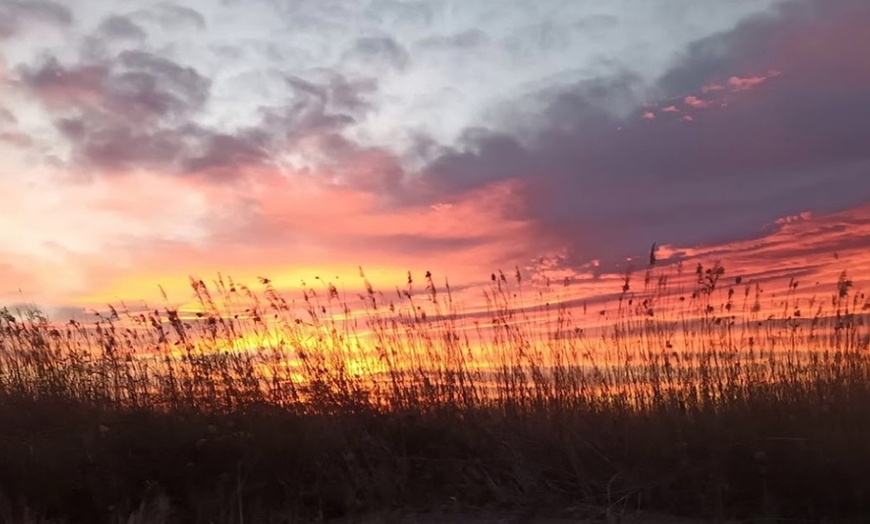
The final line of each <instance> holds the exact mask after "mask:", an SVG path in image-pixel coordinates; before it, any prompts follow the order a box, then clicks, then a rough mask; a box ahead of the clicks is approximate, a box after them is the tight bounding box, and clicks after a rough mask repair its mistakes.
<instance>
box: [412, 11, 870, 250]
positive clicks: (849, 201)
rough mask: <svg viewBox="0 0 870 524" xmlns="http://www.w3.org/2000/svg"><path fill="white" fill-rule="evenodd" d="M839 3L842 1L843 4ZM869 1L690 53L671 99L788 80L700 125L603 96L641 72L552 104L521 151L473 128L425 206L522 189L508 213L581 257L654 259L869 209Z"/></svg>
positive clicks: (751, 28)
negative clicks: (810, 217) (485, 191)
mask: <svg viewBox="0 0 870 524" xmlns="http://www.w3.org/2000/svg"><path fill="white" fill-rule="evenodd" d="M834 4H836V5H834ZM867 27H870V4H867V3H866V2H862V1H842V2H827V1H825V2H822V1H817V2H798V3H792V4H787V5H786V7H784V8H783V9H782V10H781V11H780V12H779V13H777V14H776V16H768V17H764V18H757V19H753V20H750V21H747V22H745V23H743V24H741V25H740V26H739V27H737V28H736V29H735V30H733V31H731V32H728V33H726V34H721V35H716V36H715V37H712V38H709V39H705V40H703V41H700V42H697V43H695V44H694V45H693V46H692V47H691V49H690V50H689V52H688V54H687V56H686V58H685V60H683V61H682V63H681V64H680V65H679V66H678V67H676V68H674V69H673V70H671V71H670V72H669V73H668V74H667V75H665V76H664V77H663V78H662V79H661V81H660V85H659V88H660V90H661V92H662V93H663V97H662V100H663V101H665V104H664V105H667V101H668V100H673V99H682V98H684V97H686V96H689V95H695V94H697V95H699V96H700V93H701V91H702V88H703V86H705V85H710V84H712V83H716V82H719V83H726V84H727V82H728V79H729V78H730V77H731V76H735V75H737V76H743V77H746V76H753V75H761V74H764V73H765V72H767V71H771V70H776V71H780V72H781V74H780V75H779V76H776V77H775V78H772V79H770V80H768V81H767V82H765V83H764V84H761V85H759V86H757V88H756V89H754V90H752V91H750V92H746V93H738V94H737V95H739V96H734V97H732V98H731V99H730V100H729V105H728V106H727V107H724V108H710V109H706V110H703V111H698V112H697V113H694V114H693V116H692V117H693V121H691V122H687V121H683V120H681V119H680V117H679V115H676V116H671V115H667V114H665V115H660V116H666V117H667V116H671V117H670V118H657V119H655V120H644V119H643V118H641V113H642V112H643V110H642V109H641V108H638V110H637V112H636V113H635V114H633V115H631V116H630V117H629V118H628V119H621V118H618V117H615V116H613V114H612V113H610V112H608V111H606V110H605V109H604V108H603V106H604V105H605V104H603V103H602V102H606V100H607V99H609V98H613V97H620V96H623V95H625V96H628V95H629V93H630V92H631V91H632V89H631V87H632V82H633V81H634V80H633V79H632V77H631V75H630V74H627V75H625V76H624V77H621V78H613V79H600V80H598V81H595V82H588V83H584V84H581V85H577V86H575V87H574V89H572V90H570V91H566V92H563V93H561V94H559V95H557V96H555V97H554V98H553V99H552V100H551V101H550V102H549V109H548V110H547V111H546V112H545V113H544V114H543V115H541V117H542V118H543V119H544V120H545V121H544V122H543V126H542V128H543V131H541V132H540V133H539V134H537V135H536V136H535V137H534V139H533V140H532V141H531V143H529V141H523V142H522V143H521V142H520V141H518V140H517V139H515V138H514V137H512V136H510V135H508V134H503V133H499V132H497V131H488V130H473V131H471V130H470V131H468V132H467V133H466V137H465V140H464V142H463V144H462V145H461V146H460V147H457V148H455V149H452V150H449V151H447V152H445V154H443V155H442V156H441V157H440V158H438V159H437V160H435V161H434V162H433V163H432V164H431V165H430V166H429V167H428V168H427V169H426V172H425V178H424V183H423V184H422V186H423V187H422V188H419V187H418V188H417V189H418V190H420V191H421V192H422V194H424V195H427V196H425V197H424V198H432V199H437V198H445V195H457V194H462V193H464V192H465V191H468V190H469V189H473V188H475V187H479V186H484V185H486V184H489V183H491V182H493V181H495V180H501V179H512V180H517V181H520V183H521V187H522V192H523V198H522V199H523V202H524V205H523V206H522V207H521V208H519V209H515V210H513V212H514V213H516V214H517V215H518V216H519V217H522V218H526V219H531V220H533V221H535V222H536V223H537V224H538V227H539V230H540V232H541V235H543V236H550V237H553V238H554V239H557V240H558V241H560V242H563V243H565V244H567V245H568V246H569V248H570V260H569V262H570V263H573V264H577V265H579V264H583V263H585V262H588V261H589V260H590V259H592V258H600V259H603V260H605V261H617V260H624V259H625V257H626V256H643V250H644V249H646V248H647V246H649V245H650V243H652V242H653V241H657V242H659V243H670V244H675V245H682V246H687V245H695V244H708V243H715V242H725V241H730V240H734V239H737V238H741V237H747V236H751V235H755V234H758V233H760V232H761V228H762V227H763V226H764V225H766V224H770V223H771V222H772V221H774V220H775V219H777V218H779V217H782V216H786V215H791V214H795V213H798V212H801V211H804V210H814V211H820V212H825V211H835V210H839V209H846V208H849V207H851V206H856V205H860V204H864V203H866V202H868V200H870V148H868V143H870V118H868V116H870V115H868V112H867V109H868V108H870V54H868V53H867V51H866V50H867V49H870V32H868V31H867V30H866V28H867Z"/></svg>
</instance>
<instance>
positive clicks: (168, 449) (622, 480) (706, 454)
mask: <svg viewBox="0 0 870 524" xmlns="http://www.w3.org/2000/svg"><path fill="white" fill-rule="evenodd" d="M811 387H813V388H822V389H818V390H816V391H813V392H810V391H806V393H812V397H813V398H814V399H816V398H818V393H819V391H822V390H824V388H827V391H828V392H829V393H830V395H831V396H830V401H829V402H827V403H825V404H809V403H806V402H802V401H801V398H802V395H801V394H800V392H799V391H797V390H796V391H794V392H793V395H792V397H791V398H790V399H788V400H786V399H780V398H776V397H775V396H774V395H767V394H766V393H765V391H766V390H768V389H769V390H770V392H771V393H773V392H775V391H776V388H772V387H768V386H758V391H757V394H756V395H755V396H753V397H752V402H744V401H740V402H737V401H735V402H731V403H724V404H722V403H720V404H717V405H714V404H710V405H703V404H696V405H686V404H685V403H683V402H680V401H678V399H675V402H673V403H670V402H665V401H663V402H662V403H661V404H660V405H659V406H657V407H656V408H655V409H653V410H647V411H646V412H632V411H630V410H628V409H626V410H625V411H623V412H620V411H618V410H616V409H615V407H614V406H609V407H606V408H605V409H601V410H599V409H597V408H596V407H595V406H584V407H581V406H572V407H571V408H570V409H569V408H567V407H563V406H559V405H558V404H553V405H549V406H535V405H534V404H529V405H526V406H515V407H514V408H504V407H503V408H502V409H500V410H498V411H497V410H494V409H492V410H490V409H484V408H479V409H456V408H447V407H443V408H435V407H433V408H431V409H428V410H426V411H422V410H419V411H412V410H409V411H408V412H402V413H398V412H393V413H376V412H374V411H354V410H351V409H350V408H348V409H347V410H346V411H344V412H340V413H339V412H336V413H332V414H319V415H304V414H298V413H290V412H286V411H282V410H279V409H277V408H268V407H265V406H256V405H252V406H247V407H245V408H244V409H239V410H238V411H236V412H230V413H222V414H216V413H213V414H207V413H196V412H193V411H190V412H183V411H174V412H169V413H166V412H163V413H158V412H153V411H147V410H111V409H105V408H98V407H96V406H88V405H83V404H81V403H72V402H69V401H64V400H62V399H50V398H44V399H38V400H33V399H29V400H28V399H23V398H12V397H7V398H3V399H2V400H0V492H2V498H0V520H3V521H5V522H21V521H25V519H26V518H27V517H28V516H29V518H32V519H33V520H34V521H38V519H37V517H39V518H43V519H62V520H63V521H64V522H130V520H129V518H130V516H131V515H134V516H138V517H137V518H139V519H145V520H135V521H136V522H151V521H160V522H203V523H204V522H227V523H229V522H239V523H241V522H295V521H323V520H326V521H329V520H331V519H342V518H344V519H346V518H350V519H351V521H353V519H357V521H369V522H371V521H372V520H371V519H372V518H376V517H377V515H386V516H387V520H388V521H389V520H394V519H399V520H404V521H414V520H407V519H408V518H410V517H401V518H399V516H400V515H409V513H407V512H404V513H403V512H402V510H403V508H413V509H414V511H415V512H416V514H417V515H418V517H419V516H421V515H423V516H425V515H426V514H437V515H447V516H451V517H450V520H459V519H460V516H462V517H461V518H463V519H467V518H471V517H469V515H484V516H485V515H489V516H490V517H493V518H495V517H494V515H514V516H516V517H517V518H518V519H524V518H526V519H530V518H532V517H536V518H544V517H549V518H552V519H555V518H557V517H561V518H574V519H579V518H588V519H605V518H608V517H610V518H614V517H615V516H618V515H626V516H631V515H643V514H645V513H644V512H656V513H646V514H667V515H671V516H674V517H694V518H701V519H714V518H719V519H732V520H733V519H749V518H774V517H778V518H801V519H805V520H809V521H822V520H832V519H833V520H835V519H845V518H850V517H851V518H859V517H862V516H867V515H870V477H868V475H867V474H866V472H867V471H870V446H868V445H867V442H868V441H870V440H868V438H870V387H867V386H865V385H863V384H857V383H855V384H848V383H840V384H839V385H837V387H836V388H834V387H831V385H830V384H828V385H826V384H816V385H812V386H811ZM553 508H558V509H553ZM391 512H392V513H391ZM639 512H640V513H639ZM373 515H374V516H375V517H373ZM479 518H484V517H479ZM367 519H368V520H367ZM422 519H423V517H419V518H417V519H416V520H417V521H423V520H422ZM478 521H481V522H487V521H488V520H478ZM510 521H516V522H522V521H524V520H510ZM525 521H529V522H534V520H525ZM472 522H473V520H472ZM542 522H546V520H542Z"/></svg>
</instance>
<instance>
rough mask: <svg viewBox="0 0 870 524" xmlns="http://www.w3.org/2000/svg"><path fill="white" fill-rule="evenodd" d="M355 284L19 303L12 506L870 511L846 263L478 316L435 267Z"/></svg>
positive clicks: (493, 296)
mask: <svg viewBox="0 0 870 524" xmlns="http://www.w3.org/2000/svg"><path fill="white" fill-rule="evenodd" d="M651 262H653V261H652V260H651ZM635 279H638V280H639V282H637V283H636V282H634V280H635ZM361 281H362V285H361V292H360V293H359V294H357V295H355V296H353V297H352V298H349V297H348V294H347V293H346V292H344V291H342V290H339V289H338V288H337V287H336V286H335V285H333V284H330V283H326V282H321V281H319V279H318V281H317V285H316V286H310V287H305V288H304V289H303V290H302V291H300V292H299V294H298V296H288V295H285V294H283V293H282V292H280V291H279V290H278V289H276V288H275V287H274V286H273V285H272V283H271V282H270V281H269V280H268V279H261V281H260V282H259V283H258V285H257V289H256V290H255V289H252V288H250V287H248V286H246V285H244V284H241V283H238V282H235V281H233V280H232V279H229V278H223V277H221V276H218V278H217V279H216V280H215V281H214V282H213V283H212V284H209V285H207V284H206V283H205V282H203V281H202V280H198V279H192V280H191V290H192V292H193V294H194V296H195V297H196V302H197V304H198V306H197V307H196V308H195V309H193V310H188V311H182V310H179V309H177V308H175V307H173V306H172V305H170V303H169V302H168V300H167V301H166V303H165V304H164V305H163V307H159V308H151V307H146V306H142V307H138V308H134V309H131V308H128V307H127V306H126V305H124V304H120V305H114V306H108V307H107V309H106V311H105V312H100V313H95V315H94V319H95V320H94V321H93V322H91V323H83V322H77V321H70V322H67V323H57V322H53V321H51V320H50V319H48V318H46V317H45V316H44V315H43V314H41V313H40V312H39V311H37V310H35V309H34V310H27V311H17V312H11V311H9V310H6V309H3V310H0V442H2V446H0V494H2V496H0V519H2V520H6V521H19V520H22V519H25V518H29V519H33V520H38V518H39V519H42V518H44V519H63V520H66V521H70V522H122V521H123V522H133V521H136V519H140V520H138V521H141V522H145V521H147V520H141V519H153V520H154V521H160V522H164V521H165V522H239V523H241V522H273V521H274V522H287V521H288V520H289V521H308V520H326V519H330V518H344V517H354V516H360V515H366V514H370V513H371V512H376V511H387V510H396V509H397V508H398V509H402V508H413V509H415V510H416V511H440V512H445V511H447V512H451V511H453V512H467V511H471V510H475V509H476V510H481V509H488V510H508V509H511V510H516V509H522V510H528V511H531V510H542V511H550V512H560V514H564V515H570V516H575V517H589V518H595V517H605V516H613V515H616V514H624V513H636V512H639V511H659V512H664V513H667V514H671V515H680V516H692V517H701V518H711V519H739V518H751V517H771V518H773V517H802V518H808V519H810V520H820V519H825V518H844V517H860V516H862V515H866V514H870V503H868V502H867V501H868V500H870V480H867V478H866V475H865V474H864V473H865V472H866V471H867V470H868V468H870V448H868V447H867V446H866V442H867V440H868V437H870V358H868V354H870V352H868V346H870V328H868V323H867V320H868V310H870V305H868V302H867V300H866V297H865V296H864V295H863V294H861V293H859V292H857V291H856V290H855V289H854V287H853V286H852V282H851V281H850V280H849V278H848V276H847V275H846V274H845V273H844V274H842V275H841V277H840V279H839V280H838V281H837V282H835V283H831V285H830V286H831V287H830V291H829V294H830V296H828V297H826V298H825V299H824V300H822V299H819V298H815V297H813V296H810V295H807V294H806V293H802V290H800V289H799V283H798V282H795V281H791V282H789V283H788V285H787V286H782V287H784V288H785V289H786V291H785V292H782V293H780V294H779V296H777V297H770V298H765V295H764V290H763V289H762V286H761V284H759V283H755V282H744V281H743V279H741V278H739V277H738V278H731V277H728V276H726V272H725V269H724V268H723V267H722V266H721V265H719V264H714V265H712V266H710V267H704V266H701V265H699V266H697V267H696V268H695V271H694V272H691V271H684V270H683V268H682V266H678V267H676V268H674V267H670V268H668V267H665V268H656V267H653V266H652V265H651V266H650V267H649V268H648V269H647V271H646V272H644V273H642V274H641V275H631V274H629V275H626V276H625V279H624V281H623V285H622V288H621V289H616V290H614V294H613V296H612V297H611V298H612V300H610V301H609V302H607V303H606V304H604V305H601V306H600V308H601V309H600V310H599V309H598V307H599V306H598V305H596V306H593V308H592V309H591V310H590V308H589V307H588V303H586V302H585V301H584V298H583V297H573V296H570V286H568V284H570V282H565V283H562V284H560V285H556V284H553V283H550V282H547V283H538V284H533V283H529V282H524V281H523V275H522V274H521V273H520V272H519V270H517V271H516V272H515V274H514V275H511V276H508V275H506V274H504V273H502V272H498V273H496V274H493V275H492V277H491V279H490V282H489V284H487V285H486V286H484V288H483V289H481V290H480V294H481V296H482V297H483V299H484V301H485V304H486V306H485V308H484V310H483V311H477V310H465V309H464V308H463V306H462V305H461V304H460V303H459V300H458V299H456V298H455V296H454V292H453V291H452V290H451V289H450V287H449V285H446V284H445V285H443V286H439V285H436V281H435V278H434V277H433V276H432V275H431V274H428V273H427V274H426V275H425V277H424V278H423V281H422V286H419V287H418V286H416V285H415V281H414V279H413V278H412V276H411V275H410V274H409V275H408V278H407V283H406V285H405V286H404V287H402V288H397V289H396V290H394V292H392V293H381V292H378V291H376V290H374V289H373V288H372V286H371V285H369V284H368V282H367V281H365V277H364V275H362V279H361ZM584 304H585V305H584ZM37 517H38V518H37Z"/></svg>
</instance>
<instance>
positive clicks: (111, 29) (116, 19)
mask: <svg viewBox="0 0 870 524" xmlns="http://www.w3.org/2000/svg"><path fill="white" fill-rule="evenodd" d="M97 34H98V35H99V36H101V37H103V38H110V39H121V40H126V39H131V40H143V39H145V38H146V37H147V36H148V35H147V33H145V30H144V29H142V27H141V26H139V25H138V24H136V23H135V22H133V21H132V20H130V18H128V17H126V16H118V15H112V16H110V17H108V18H106V19H105V20H103V22H102V23H100V27H99V28H97Z"/></svg>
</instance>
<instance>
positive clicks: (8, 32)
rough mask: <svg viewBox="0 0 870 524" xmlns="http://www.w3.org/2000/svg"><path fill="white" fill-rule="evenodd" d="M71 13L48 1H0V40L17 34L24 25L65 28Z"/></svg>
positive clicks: (61, 6)
mask: <svg viewBox="0 0 870 524" xmlns="http://www.w3.org/2000/svg"><path fill="white" fill-rule="evenodd" d="M72 21H73V17H72V13H70V11H69V9H67V8H66V7H64V6H63V5H62V4H59V3H56V2H51V1H49V0H28V1H21V0H0V38H7V37H10V36H13V35H15V34H17V33H18V32H19V31H20V30H21V28H22V26H23V25H24V24H27V23H29V22H41V23H47V24H55V25H58V26H67V25H69V24H71V23H72Z"/></svg>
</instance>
